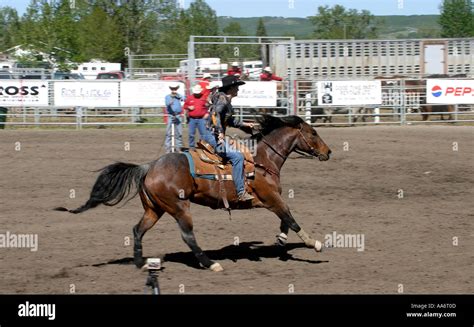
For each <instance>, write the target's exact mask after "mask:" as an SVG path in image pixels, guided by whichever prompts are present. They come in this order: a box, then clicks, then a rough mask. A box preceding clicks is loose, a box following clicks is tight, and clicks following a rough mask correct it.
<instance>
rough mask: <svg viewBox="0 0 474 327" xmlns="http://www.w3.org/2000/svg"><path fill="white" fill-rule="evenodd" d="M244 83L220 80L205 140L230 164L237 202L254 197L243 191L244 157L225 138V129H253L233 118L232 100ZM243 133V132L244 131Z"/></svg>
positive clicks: (233, 79) (231, 78)
mask: <svg viewBox="0 0 474 327" xmlns="http://www.w3.org/2000/svg"><path fill="white" fill-rule="evenodd" d="M244 84H245V82H243V81H241V80H239V79H238V78H237V77H236V76H232V75H230V76H225V77H224V78H222V86H221V87H220V88H219V89H218V92H216V93H215V94H214V95H213V96H212V104H211V108H210V119H209V123H208V131H209V133H208V135H207V137H206V138H205V140H206V141H207V142H209V144H211V145H212V147H213V148H214V150H215V151H216V152H217V153H218V154H219V155H220V156H221V157H222V158H223V159H227V160H229V161H230V163H231V164H232V179H233V180H234V184H235V188H236V190H237V194H238V197H239V201H250V200H253V199H254V197H253V196H252V195H250V194H248V193H247V192H246V191H245V185H244V155H243V154H242V153H241V152H239V151H237V150H236V148H235V147H232V146H231V145H230V144H229V142H228V140H226V138H225V132H226V128H227V127H235V128H240V129H244V128H253V126H254V124H253V123H245V122H241V121H238V120H236V119H235V118H234V116H233V115H234V108H233V107H232V104H231V101H232V98H234V97H236V96H237V94H238V92H239V85H244ZM244 131H245V130H244Z"/></svg>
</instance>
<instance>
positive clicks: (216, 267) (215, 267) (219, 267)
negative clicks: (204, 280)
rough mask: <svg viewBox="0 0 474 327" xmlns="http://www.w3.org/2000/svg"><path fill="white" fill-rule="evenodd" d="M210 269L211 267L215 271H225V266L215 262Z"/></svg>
mask: <svg viewBox="0 0 474 327" xmlns="http://www.w3.org/2000/svg"><path fill="white" fill-rule="evenodd" d="M209 269H211V270H212V271H215V272H219V271H224V268H222V266H221V264H220V263H218V262H215V263H213V264H212V265H211V266H210V267H209Z"/></svg>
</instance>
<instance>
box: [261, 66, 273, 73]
mask: <svg viewBox="0 0 474 327" xmlns="http://www.w3.org/2000/svg"><path fill="white" fill-rule="evenodd" d="M263 71H264V72H269V73H271V72H272V69H271V68H270V67H265V69H264V70H263Z"/></svg>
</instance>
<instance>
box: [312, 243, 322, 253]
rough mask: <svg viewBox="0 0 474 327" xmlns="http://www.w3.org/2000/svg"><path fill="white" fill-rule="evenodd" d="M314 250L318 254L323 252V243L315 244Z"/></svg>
mask: <svg viewBox="0 0 474 327" xmlns="http://www.w3.org/2000/svg"><path fill="white" fill-rule="evenodd" d="M314 249H315V250H316V252H321V251H322V250H323V243H321V242H319V241H316V242H314Z"/></svg>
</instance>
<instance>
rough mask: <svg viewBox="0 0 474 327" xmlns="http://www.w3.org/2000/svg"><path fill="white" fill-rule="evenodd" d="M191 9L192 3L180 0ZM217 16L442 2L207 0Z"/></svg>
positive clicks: (421, 8)
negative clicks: (321, 7)
mask: <svg viewBox="0 0 474 327" xmlns="http://www.w3.org/2000/svg"><path fill="white" fill-rule="evenodd" d="M178 2H179V3H181V4H184V6H185V7H188V6H189V3H190V2H192V1H191V0H178ZM206 2H207V3H208V4H209V5H210V6H211V7H212V8H213V9H214V10H215V11H216V13H217V16H232V17H261V16H281V17H307V16H312V15H314V14H315V13H316V9H317V8H318V6H324V5H328V6H330V7H332V6H334V5H336V4H340V5H342V6H344V7H346V8H350V9H357V10H362V9H367V10H369V11H370V12H371V13H372V14H374V15H435V14H439V5H440V4H441V3H442V0H206ZM29 3H30V0H0V6H10V7H14V8H16V9H17V11H18V12H19V13H20V15H21V14H23V13H24V12H25V9H26V7H27V6H28V4H29Z"/></svg>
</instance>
